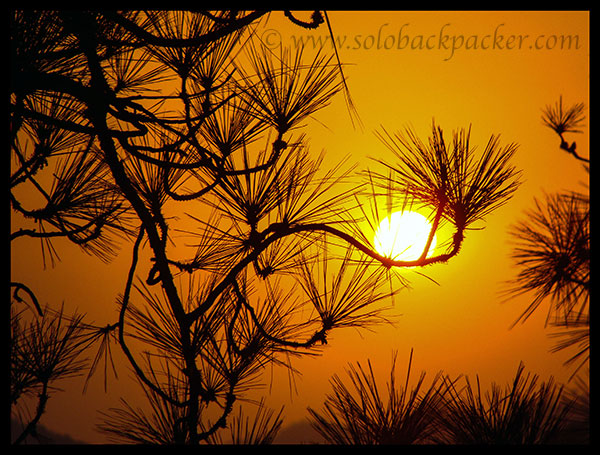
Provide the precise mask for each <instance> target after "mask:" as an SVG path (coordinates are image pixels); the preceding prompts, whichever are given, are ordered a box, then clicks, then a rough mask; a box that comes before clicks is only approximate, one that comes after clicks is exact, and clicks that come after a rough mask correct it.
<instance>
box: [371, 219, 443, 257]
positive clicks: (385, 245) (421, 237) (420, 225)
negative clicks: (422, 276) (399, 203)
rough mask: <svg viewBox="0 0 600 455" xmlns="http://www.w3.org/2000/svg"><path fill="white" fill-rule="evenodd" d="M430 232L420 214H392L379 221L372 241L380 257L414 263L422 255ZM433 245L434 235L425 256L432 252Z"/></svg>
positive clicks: (427, 224)
mask: <svg viewBox="0 0 600 455" xmlns="http://www.w3.org/2000/svg"><path fill="white" fill-rule="evenodd" d="M430 231H431V223H430V222H429V221H428V220H427V218H425V217H424V216H423V215H421V214H420V213H417V212H411V211H403V212H394V213H392V214H391V215H390V216H387V217H385V218H384V219H383V221H381V224H380V225H379V228H378V229H377V231H376V232H375V238H374V239H373V241H374V245H375V249H376V250H377V252H378V253H379V254H381V255H382V256H386V257H390V258H392V259H394V260H396V261H415V260H417V259H419V258H420V257H421V254H423V250H424V249H425V246H426V245H427V238H428V237H429V232H430ZM435 243H436V237H435V235H434V236H433V240H432V242H431V246H430V247H429V250H428V251H427V256H429V255H430V254H431V253H432V252H433V250H434V248H435Z"/></svg>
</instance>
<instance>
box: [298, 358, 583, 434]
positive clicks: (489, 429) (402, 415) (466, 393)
mask: <svg viewBox="0 0 600 455" xmlns="http://www.w3.org/2000/svg"><path fill="white" fill-rule="evenodd" d="M411 363H412V350H411V355H410V359H409V362H408V369H407V374H406V382H405V385H404V388H398V387H397V386H396V379H395V373H396V368H395V357H394V362H393V363H392V368H391V372H390V379H389V381H388V382H387V384H386V385H387V392H388V394H387V400H384V399H382V396H381V395H382V394H381V392H380V391H379V389H378V386H377V378H376V377H375V375H374V373H373V369H372V367H371V363H370V362H369V363H368V370H367V369H365V368H363V367H362V366H361V365H360V364H357V368H355V367H354V366H350V369H349V370H348V371H347V373H348V377H349V378H350V384H351V386H349V385H346V384H345V383H344V381H343V380H342V379H341V378H340V377H339V376H337V375H336V376H334V377H333V378H332V380H331V385H332V388H333V394H331V395H328V396H327V398H326V399H325V403H324V410H323V412H322V413H321V412H319V411H315V410H313V409H309V412H310V414H311V423H312V425H313V426H314V428H315V429H316V430H317V431H318V432H319V433H320V434H321V435H323V437H325V439H326V440H327V441H328V442H330V443H333V444H368V445H373V444H383V445H386V444H387V445H389V444H402V445H407V444H434V443H435V444H459V445H467V444H478V445H481V444H483V445H487V444H503V445H506V444H527V445H531V444H545V443H553V442H556V441H558V440H559V439H558V438H559V437H561V436H562V435H563V433H564V432H565V428H566V426H567V423H568V421H567V419H566V416H567V415H568V413H569V411H570V410H571V409H572V408H573V406H574V403H575V401H576V398H573V397H569V396H567V395H566V394H565V393H563V387H562V386H557V385H556V384H555V383H554V379H553V378H552V377H551V378H550V379H549V380H548V381H547V382H544V383H541V384H538V379H539V377H538V376H537V375H533V376H532V375H531V374H525V367H524V365H523V364H522V363H521V364H520V365H519V367H518V369H517V372H516V374H515V377H514V379H513V382H512V383H510V384H508V386H507V387H506V388H505V389H502V388H501V387H500V386H499V385H498V384H496V383H492V385H491V387H490V389H489V390H488V391H485V392H484V391H482V390H481V385H480V382H479V377H477V380H476V383H477V386H476V388H474V387H473V386H472V385H471V382H470V381H469V379H468V378H467V377H458V378H451V377H449V376H448V375H444V374H442V373H441V372H438V373H437V374H436V375H435V376H434V378H433V380H432V381H431V383H430V384H429V386H428V387H424V385H423V384H424V379H425V372H422V373H421V375H420V377H419V379H418V381H417V382H416V384H415V385H414V386H413V388H412V389H411V390H410V392H409V390H408V387H409V380H410V371H411Z"/></svg>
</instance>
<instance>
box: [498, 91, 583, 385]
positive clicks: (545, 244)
mask: <svg viewBox="0 0 600 455" xmlns="http://www.w3.org/2000/svg"><path fill="white" fill-rule="evenodd" d="M584 109H585V107H584V105H583V104H581V103H579V104H575V105H573V106H571V107H570V108H568V109H565V108H563V103H562V97H561V98H560V99H559V101H558V102H557V103H556V105H555V106H547V107H546V108H545V110H544V112H543V116H542V120H543V122H544V124H545V125H546V126H548V127H549V128H551V129H552V130H554V132H555V133H556V134H557V135H558V136H559V138H560V148H561V149H562V150H565V151H566V152H567V153H569V154H570V155H572V156H573V157H574V158H576V159H577V160H579V161H582V162H583V163H586V164H584V170H585V172H586V173H589V164H587V163H589V158H585V157H583V156H581V155H580V154H579V152H578V151H577V150H576V147H577V146H576V143H575V142H572V143H571V144H568V142H567V141H566V140H565V137H564V135H565V134H566V133H580V132H581V130H580V129H579V128H580V126H581V123H582V122H583V121H584V119H585V116H584V115H583V111H584ZM534 205H535V207H534V208H533V209H532V210H530V211H529V212H527V213H526V215H527V218H526V219H525V220H523V221H520V222H519V223H517V224H515V225H514V226H513V228H512V230H511V235H512V237H513V240H514V243H515V247H514V250H513V258H514V260H515V264H516V266H517V268H518V270H519V272H518V274H517V276H516V277H515V279H514V280H512V281H511V283H510V288H509V294H511V295H520V294H524V293H533V294H534V299H533V300H532V302H531V304H530V305H529V306H528V307H527V308H526V309H525V310H524V311H523V313H522V314H521V316H520V318H519V320H520V321H525V320H526V319H527V318H528V317H529V316H530V315H531V314H532V313H534V312H535V311H536V310H537V309H538V308H539V307H540V306H541V305H542V304H543V303H544V302H549V309H548V316H547V323H548V325H550V326H552V327H556V328H558V331H557V332H555V333H553V334H552V335H553V336H554V337H556V338H558V341H557V343H556V350H561V349H572V348H574V349H575V351H574V353H573V354H572V356H571V357H570V359H569V360H568V363H573V364H576V368H575V373H577V371H578V370H579V369H580V368H581V367H582V366H583V365H584V364H585V363H586V362H587V361H588V360H589V348H590V340H589V324H590V313H589V305H590V200H589V194H584V193H580V192H576V191H571V192H563V193H557V194H549V195H545V196H544V200H543V201H539V200H537V199H535V200H534ZM575 373H574V374H575Z"/></svg>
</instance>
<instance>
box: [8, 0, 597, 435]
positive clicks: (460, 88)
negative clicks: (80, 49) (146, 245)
mask: <svg viewBox="0 0 600 455" xmlns="http://www.w3.org/2000/svg"><path fill="white" fill-rule="evenodd" d="M329 19H330V21H331V25H332V29H333V34H334V36H335V39H336V41H337V43H338V51H339V56H340V59H341V61H342V63H343V64H344V67H343V68H344V74H345V75H346V77H347V83H348V87H349V90H350V93H351V96H352V100H353V101H354V103H355V106H356V108H357V112H358V115H359V116H360V119H361V122H362V127H353V124H352V121H351V118H350V115H349V112H348V109H347V106H346V103H345V100H344V96H343V94H341V93H340V94H339V95H337V97H336V98H335V99H334V102H333V103H332V104H331V105H330V106H328V107H327V108H325V109H324V110H322V111H320V112H319V113H318V114H317V115H316V116H315V119H314V121H313V120H311V121H309V122H308V124H307V128H306V129H305V131H304V132H305V133H306V135H307V137H308V139H309V145H310V148H311V150H313V151H314V152H315V153H318V152H320V151H321V150H324V151H325V152H326V156H327V157H328V158H327V159H326V160H325V164H330V163H331V164H333V163H335V162H337V161H338V160H339V159H341V158H343V157H346V156H347V157H348V160H349V162H351V163H356V164H357V165H358V168H359V169H366V168H369V166H371V165H372V162H370V161H369V159H370V158H382V157H389V158H390V159H391V152H390V151H389V150H388V149H387V148H386V147H385V146H384V145H383V144H382V143H381V142H380V141H379V140H378V139H377V137H376V135H375V134H374V133H375V131H380V130H381V128H385V129H386V130H388V131H390V132H396V131H401V130H403V129H404V128H405V127H409V126H410V127H412V128H414V130H415V131H416V132H417V133H418V134H419V136H420V137H421V138H422V139H423V140H425V139H426V138H427V137H428V135H429V134H430V132H431V125H432V121H433V120H435V122H436V124H438V125H440V126H441V127H442V129H443V130H444V132H445V134H446V137H447V138H450V137H451V133H452V131H453V130H456V129H458V128H463V127H469V126H471V143H472V144H474V145H477V146H478V149H480V150H481V149H483V148H484V147H485V145H486V143H487V141H488V139H489V137H490V136H491V135H492V134H496V135H497V134H499V135H500V142H501V144H502V145H508V144H509V143H513V142H515V143H517V144H519V148H518V150H517V153H516V155H515V157H514V164H515V165H516V167H517V168H518V169H521V170H522V180H523V183H522V185H521V186H520V188H519V189H518V190H517V192H516V193H515V195H514V196H513V198H512V199H511V200H510V201H509V202H508V203H507V204H506V205H504V206H503V207H501V208H499V209H498V210H496V211H495V212H493V213H492V214H491V215H490V216H488V217H487V218H486V220H485V223H479V224H478V227H482V228H484V229H482V230H473V231H469V232H467V234H466V238H465V241H464V244H463V247H462V250H461V252H460V254H459V255H458V256H457V257H455V258H453V259H452V260H450V261H449V262H448V263H447V264H444V265H433V266H430V267H428V268H426V269H424V270H419V272H422V273H425V274H426V275H427V276H429V277H431V278H432V279H433V280H435V281H436V282H437V283H438V284H435V283H434V282H432V280H429V279H427V278H425V277H422V276H420V275H418V274H417V273H414V271H407V272H406V277H407V278H408V279H409V280H410V283H411V288H410V289H405V290H403V291H402V292H401V293H400V294H399V295H398V296H397V297H396V299H395V308H394V311H397V314H399V315H401V317H400V318H399V319H398V321H397V324H396V325H395V326H379V327H375V328H374V329H373V330H372V331H357V330H354V329H340V330H337V331H333V332H332V333H331V335H330V336H329V338H328V342H329V343H328V345H327V347H326V348H325V349H324V351H323V354H322V356H320V357H316V358H314V357H305V358H299V359H296V360H294V364H293V365H294V366H295V367H296V368H297V369H298V370H299V371H300V372H301V373H302V375H301V376H298V377H295V378H294V381H295V382H294V383H293V385H292V387H291V388H290V384H289V381H288V375H287V372H285V371H284V370H282V369H275V370H273V371H268V372H267V376H266V377H267V382H268V383H269V382H270V384H271V385H270V388H267V389H265V391H264V393H265V394H266V395H267V404H268V405H270V406H271V407H273V408H275V409H278V408H279V407H280V406H281V405H285V412H284V415H285V416H286V419H285V422H284V428H285V426H286V425H290V424H294V423H295V422H298V421H303V420H304V419H305V418H306V417H307V412H306V407H307V406H310V407H312V408H314V409H317V410H319V409H321V403H322V402H323V399H324V397H325V394H326V393H328V392H329V391H330V385H329V379H330V377H331V376H332V375H334V374H340V375H342V376H343V375H344V369H345V368H346V366H347V364H348V363H349V362H357V361H360V362H361V363H363V362H366V360H367V359H370V360H371V362H372V364H373V366H374V368H375V371H376V373H377V374H378V375H379V377H380V378H381V380H382V384H383V381H385V380H387V378H388V376H389V368H390V364H391V360H392V353H393V352H394V351H397V353H398V375H399V376H398V377H400V378H403V377H404V374H405V368H406V363H407V361H408V357H409V354H410V350H411V349H414V354H413V371H414V372H415V374H417V373H418V372H420V371H422V370H424V371H426V372H427V373H428V376H433V375H434V374H435V373H436V372H438V371H440V370H442V371H444V372H445V373H448V374H450V375H453V376H455V375H459V374H465V375H468V376H469V377H472V378H474V377H475V375H477V374H478V375H479V377H480V379H481V383H482V385H483V386H485V387H487V386H488V385H489V384H490V383H491V382H492V381H496V382H498V383H500V384H502V385H504V384H505V383H506V382H507V381H509V380H510V379H511V378H512V377H513V376H514V374H515V372H516V369H517V367H518V365H519V362H521V361H522V362H523V363H524V364H525V367H526V370H527V371H530V372H532V373H535V374H539V375H540V377H541V379H542V380H545V379H547V378H548V377H549V376H550V375H553V376H554V378H555V379H556V380H557V381H559V382H565V381H567V380H568V378H569V376H570V374H571V372H572V370H571V369H568V368H565V367H564V366H563V362H564V361H565V360H566V359H567V358H568V355H569V353H568V352H560V353H550V352H549V350H550V349H551V348H552V346H553V341H552V340H551V339H549V338H548V336H547V334H548V330H545V329H544V323H545V318H546V312H547V308H548V307H547V306H543V307H542V308H541V309H540V310H539V311H538V312H537V313H536V314H534V316H533V317H531V318H530V319H529V320H527V321H526V322H525V323H524V324H519V325H517V326H515V327H514V328H512V329H511V328H510V327H511V325H512V324H513V322H514V321H515V320H516V319H517V318H518V317H519V315H520V314H521V312H522V311H523V310H524V309H525V307H526V306H527V304H528V302H529V301H530V299H531V296H527V295H526V296H521V297H518V298H515V299H512V300H509V301H506V300H505V298H504V296H503V294H502V291H503V290H504V289H505V288H506V284H505V283H506V281H507V280H510V279H512V278H514V277H515V275H516V271H515V269H514V268H512V260H511V259H510V253H511V245H510V243H509V236H508V230H509V228H510V226H511V225H512V224H514V223H516V222H517V221H518V220H521V219H523V217H524V211H525V210H528V209H530V208H532V207H533V200H534V197H537V198H543V197H544V193H555V192H558V191H563V190H579V191H587V189H586V187H585V186H584V185H583V184H584V183H587V180H588V176H587V174H586V173H585V172H584V171H583V168H582V166H581V164H580V163H579V162H577V161H576V160H574V159H573V158H571V157H569V156H568V155H567V154H566V153H565V152H564V151H562V150H560V149H559V139H558V137H557V136H556V135H555V134H554V132H553V131H551V130H550V129H549V128H547V127H545V126H544V125H543V124H542V121H541V112H542V109H543V108H544V107H545V106H546V105H553V104H554V103H555V102H557V101H558V99H559V96H562V98H563V102H564V103H565V104H566V105H571V104H574V103H579V102H583V103H585V104H586V106H588V105H589V85H590V84H589V72H590V71H589V70H590V68H589V12H571V11H569V12H561V11H552V12H543V11H540V12H521V11H518V12H494V11H486V12H452V11H443V12H429V11H426V12H420V11H410V12H402V11H392V12H386V11H377V12H368V11H361V12H341V11H333V12H330V13H329ZM256 33H257V35H259V36H261V38H262V39H263V40H264V42H265V43H266V45H268V46H269V47H272V48H273V49H276V48H277V46H278V45H284V46H291V47H294V46H296V45H297V44H298V43H300V42H302V41H303V42H304V43H305V46H306V51H307V52H308V53H309V54H310V53H311V52H312V50H311V46H314V47H315V48H316V47H317V45H318V43H319V42H320V43H322V44H323V46H324V49H325V51H327V52H333V48H332V47H331V46H330V41H329V37H328V31H327V28H326V27H325V26H321V27H319V28H318V29H317V30H315V31H306V30H302V29H300V28H298V27H296V26H294V25H293V24H290V23H289V21H288V20H287V19H286V18H285V17H284V16H283V14H281V13H279V12H276V13H272V14H271V16H270V17H269V20H268V21H265V20H263V21H261V23H260V24H259V25H258V27H257V29H256ZM311 35H312V40H311V39H310V38H308V37H309V36H311ZM319 40H321V41H319ZM586 116H588V118H587V119H586V126H585V128H584V134H577V135H575V136H570V137H569V139H570V140H576V141H577V150H578V151H580V153H582V154H583V155H584V156H588V150H589V135H588V126H589V113H588V111H586ZM17 227H18V226H17ZM14 229H15V225H14V224H13V226H11V230H14ZM13 243H14V245H13V246H12V252H11V266H12V269H11V275H12V278H13V279H15V280H21V281H23V282H26V283H30V284H31V287H32V288H34V289H39V290H40V291H39V295H38V297H39V298H40V300H41V301H43V302H46V301H47V302H53V304H54V305H55V306H56V305H57V304H60V302H62V301H64V302H65V307H66V308H68V309H75V308H78V309H79V310H80V311H81V312H84V313H86V314H87V315H88V317H89V319H90V320H93V321H95V322H96V323H98V324H106V323H108V322H112V319H114V318H115V315H116V311H117V309H116V307H115V306H114V304H113V305H112V306H111V305H108V306H105V307H103V306H102V305H101V303H99V302H114V299H115V297H116V296H117V294H118V293H119V292H121V291H122V289H123V286H124V283H125V279H126V272H124V271H126V270H127V267H128V265H129V262H130V253H129V251H130V246H127V247H126V249H125V250H124V254H122V255H121V256H119V257H117V258H116V259H115V260H114V261H113V262H112V263H110V264H103V263H101V262H99V261H98V260H97V259H95V258H93V257H89V256H86V255H84V254H82V253H80V252H79V250H78V249H77V247H74V246H70V245H66V244H65V245H64V246H63V245H62V244H61V248H60V253H61V258H62V262H59V263H57V264H56V266H55V267H54V268H47V269H46V270H44V269H43V265H42V260H41V257H40V255H39V243H38V242H36V241H25V240H21V241H19V242H13ZM65 243H66V242H65ZM29 251H31V254H29V253H28V252H29ZM23 252H25V254H24V253H23ZM72 260H76V261H78V267H77V268H75V270H73V267H72V262H71V261H72ZM90 290H91V291H92V293H93V297H92V298H89V297H86V296H88V295H89V294H88V293H89V291H90ZM106 308H109V310H107V309H106ZM107 311H108V313H107ZM116 358H120V357H119V356H118V355H117V357H116ZM129 378H130V373H129V372H128V370H127V369H125V368H123V369H122V370H120V371H119V380H115V379H114V378H112V379H111V380H109V388H108V393H107V394H105V393H104V392H103V390H102V378H101V375H98V376H97V377H95V378H94V380H93V381H92V384H91V385H90V386H89V390H88V391H87V392H86V394H82V392H81V388H82V381H81V380H73V381H69V382H68V383H64V384H63V386H64V388H65V389H69V391H68V392H65V393H62V394H58V393H57V394H56V397H55V398H54V399H51V400H50V401H49V403H48V411H47V413H46V415H45V416H44V417H43V419H42V423H43V424H44V425H46V426H47V427H49V428H50V429H51V430H53V431H55V432H58V433H65V434H69V435H70V436H72V437H74V438H78V439H81V440H84V441H86V442H101V441H102V440H103V439H102V438H103V437H102V435H99V434H98V433H96V432H95V431H94V424H95V423H96V417H97V414H96V411H97V410H98V409H106V408H107V407H109V406H116V405H118V398H119V397H120V396H121V395H128V394H130V393H132V392H131V390H132V389H131V386H130V381H129ZM270 378H272V381H271V379H270Z"/></svg>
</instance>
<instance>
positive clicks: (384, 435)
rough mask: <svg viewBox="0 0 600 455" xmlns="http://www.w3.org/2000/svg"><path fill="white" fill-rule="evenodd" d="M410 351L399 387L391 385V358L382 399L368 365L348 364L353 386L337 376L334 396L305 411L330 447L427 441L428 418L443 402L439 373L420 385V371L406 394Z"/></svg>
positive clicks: (431, 427) (433, 430)
mask: <svg viewBox="0 0 600 455" xmlns="http://www.w3.org/2000/svg"><path fill="white" fill-rule="evenodd" d="M412 354H413V353H412V350H411V353H410V358H409V362H408V368H407V372H406V381H405V384H404V387H402V386H400V387H398V386H397V385H396V384H397V383H396V354H395V353H394V357H393V361H392V367H391V371H390V378H389V380H388V382H387V383H386V389H387V397H386V398H387V400H386V399H385V398H384V397H383V396H382V393H381V392H380V390H379V388H378V386H377V378H376V377H375V374H374V372H373V368H372V366H371V362H370V361H368V362H367V367H363V366H362V365H361V364H360V363H357V364H356V367H355V366H354V365H350V366H349V368H348V370H347V371H346V373H347V375H348V377H349V378H350V383H351V385H352V387H349V386H347V385H346V384H345V383H344V381H343V380H342V379H341V378H340V377H339V376H337V375H335V376H334V377H333V378H332V379H331V386H332V389H333V393H332V394H331V395H327V398H326V399H325V403H324V409H323V411H317V410H314V409H311V408H309V413H310V415H311V424H312V425H313V427H314V428H315V429H316V430H317V431H318V432H319V433H320V434H321V435H322V436H323V437H324V438H325V439H326V440H327V441H328V442H330V443H333V444H368V445H372V444H414V443H423V442H430V441H431V437H432V435H433V434H435V433H436V431H437V430H436V426H435V420H434V419H433V417H434V416H435V415H436V413H437V412H438V411H437V409H438V407H440V406H441V400H442V398H443V391H442V387H443V386H444V384H443V381H442V376H441V373H438V374H437V375H436V376H435V377H434V379H433V380H432V382H431V383H430V384H429V387H425V386H424V385H423V384H424V380H425V373H421V375H420V376H419V379H418V380H417V383H416V384H415V385H414V386H413V387H412V389H411V390H410V391H409V389H408V387H409V381H410V373H411V364H412Z"/></svg>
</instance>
